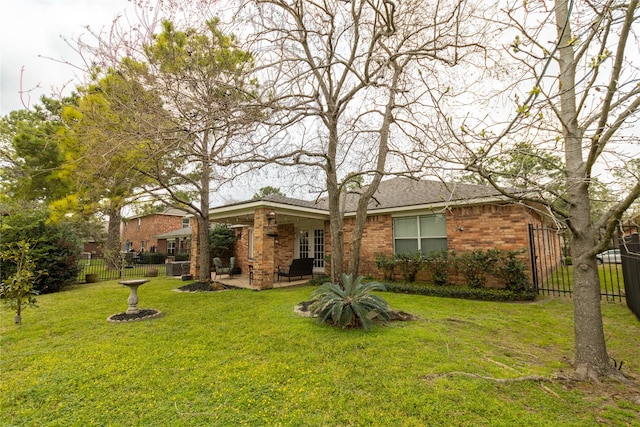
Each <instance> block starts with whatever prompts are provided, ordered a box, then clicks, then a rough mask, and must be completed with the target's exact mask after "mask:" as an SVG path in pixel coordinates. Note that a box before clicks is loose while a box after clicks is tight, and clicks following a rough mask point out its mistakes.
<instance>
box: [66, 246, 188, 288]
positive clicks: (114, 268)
mask: <svg viewBox="0 0 640 427" xmlns="http://www.w3.org/2000/svg"><path fill="white" fill-rule="evenodd" d="M173 258H174V257H172V258H169V261H173V260H174V259H173ZM166 261H167V256H166V255H162V254H153V256H151V254H150V255H148V256H145V257H139V256H135V255H134V254H133V253H123V254H121V257H120V258H119V259H116V260H107V259H105V258H104V257H102V256H95V255H91V254H87V253H85V254H84V255H83V257H82V260H81V261H80V262H79V267H80V269H79V271H78V278H77V281H78V283H91V282H98V281H102V280H124V279H129V278H134V277H145V276H156V275H157V276H165V275H166V274H167V272H169V273H171V275H176V274H178V273H176V271H178V269H176V268H173V267H174V265H171V264H167V263H166ZM176 265H179V266H180V268H179V274H183V273H185V271H184V270H185V268H184V265H185V263H183V262H180V263H176ZM186 265H187V267H188V262H187V263H186ZM168 270H169V271H168ZM187 270H188V268H187ZM187 272H188V271H187ZM185 274H186V273H185Z"/></svg>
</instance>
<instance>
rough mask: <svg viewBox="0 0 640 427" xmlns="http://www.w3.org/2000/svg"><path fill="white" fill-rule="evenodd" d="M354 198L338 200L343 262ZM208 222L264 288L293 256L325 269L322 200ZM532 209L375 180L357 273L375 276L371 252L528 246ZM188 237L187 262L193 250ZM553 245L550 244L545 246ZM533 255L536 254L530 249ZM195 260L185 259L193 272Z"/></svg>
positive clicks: (490, 192) (266, 203)
mask: <svg viewBox="0 0 640 427" xmlns="http://www.w3.org/2000/svg"><path fill="white" fill-rule="evenodd" d="M355 201H356V198H355V197H346V200H345V206H346V209H345V212H346V214H345V219H344V233H345V239H344V240H345V262H347V260H348V256H349V253H348V250H349V248H348V243H349V239H350V237H351V231H352V229H353V224H354V218H355V211H354V210H355ZM209 216H210V219H211V221H214V222H220V223H227V224H229V225H232V226H233V227H234V228H235V230H236V237H237V238H238V240H237V242H236V247H235V256H236V264H237V265H239V266H240V268H241V270H242V272H245V271H247V270H248V268H249V266H250V265H251V266H252V268H253V280H254V284H255V285H256V286H257V287H259V288H262V289H265V288H270V287H272V284H273V281H274V272H275V271H276V270H277V268H278V266H282V267H284V266H288V265H289V264H290V263H291V260H292V259H294V258H307V257H311V258H314V260H315V261H314V269H315V270H316V271H317V272H319V273H324V272H329V268H328V266H327V265H326V264H325V257H326V256H327V255H330V254H331V235H330V228H329V212H328V205H327V201H326V199H321V200H318V201H314V202H311V201H304V200H299V199H293V198H288V197H283V196H278V195H269V196H266V197H263V198H260V199H255V200H249V201H246V202H240V203H234V204H230V205H225V206H220V207H217V208H213V209H211V210H210V211H209ZM543 222H544V218H543V217H542V215H541V214H540V213H539V211H538V210H536V209H535V208H534V207H532V206H528V205H524V204H521V203H514V202H512V201H511V200H509V199H508V198H507V197H505V196H504V195H501V194H500V193H499V192H497V191H496V190H495V189H493V188H492V187H487V186H481V185H471V184H453V183H442V182H439V181H424V180H422V181H417V180H411V179H408V178H392V179H388V180H385V181H382V182H381V183H380V187H379V188H378V191H377V192H376V193H375V195H374V197H373V198H372V199H371V202H370V203H369V208H368V218H367V221H366V226H365V231H364V235H363V238H362V239H363V241H362V249H361V262H360V274H369V275H372V276H374V277H382V271H379V270H378V269H377V267H376V264H375V258H376V256H377V255H378V254H384V255H386V256H392V255H394V254H395V253H400V252H414V251H416V250H421V251H422V252H425V253H427V252H429V251H432V250H438V249H448V250H454V251H466V250H473V249H490V248H499V249H508V250H520V249H525V250H527V251H528V248H529V234H528V224H534V225H535V226H541V225H543ZM195 236H197V233H194V237H193V239H192V250H191V253H192V259H193V254H194V253H197V249H194V248H197V245H198V242H197V238H196V237H195ZM549 250H553V248H549ZM537 256H540V255H539V254H537ZM198 267H199V262H197V261H196V262H195V263H194V262H192V270H191V272H192V274H197V271H198Z"/></svg>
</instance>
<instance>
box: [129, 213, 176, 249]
mask: <svg viewBox="0 0 640 427" xmlns="http://www.w3.org/2000/svg"><path fill="white" fill-rule="evenodd" d="M186 215H187V213H186V212H185V211H182V210H179V209H174V208H167V209H165V210H164V211H162V212H157V213H152V214H145V215H136V216H132V217H129V218H126V219H123V220H122V224H121V227H120V241H121V242H122V243H121V244H122V250H124V251H126V252H129V251H132V250H133V251H136V252H140V251H141V250H142V251H143V252H162V251H160V250H159V248H158V238H157V236H158V235H160V234H163V233H167V232H169V231H173V230H176V229H181V228H184V227H188V226H189V218H187V217H186Z"/></svg>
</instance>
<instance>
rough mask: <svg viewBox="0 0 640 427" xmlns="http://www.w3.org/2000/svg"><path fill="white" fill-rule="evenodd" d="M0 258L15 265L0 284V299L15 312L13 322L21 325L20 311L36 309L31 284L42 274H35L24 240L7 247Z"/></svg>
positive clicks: (34, 294) (0, 254)
mask: <svg viewBox="0 0 640 427" xmlns="http://www.w3.org/2000/svg"><path fill="white" fill-rule="evenodd" d="M0 256H1V257H2V259H3V260H6V261H10V262H13V263H14V264H16V272H15V273H14V274H12V275H11V276H9V277H8V278H7V279H5V280H4V281H3V282H2V284H0V298H1V299H2V300H3V301H4V303H5V304H7V305H8V306H9V307H10V308H11V309H12V310H15V311H16V316H15V317H14V322H15V323H16V324H17V325H19V324H21V323H22V309H23V308H24V307H36V297H35V296H36V295H37V294H38V291H36V290H35V289H34V287H33V283H34V281H35V280H36V279H37V277H38V276H39V275H40V274H43V273H42V272H38V273H36V271H35V262H34V261H33V259H32V258H31V247H30V245H29V243H27V242H26V241H24V240H22V241H20V242H17V243H14V244H11V245H8V247H7V249H5V250H4V251H2V253H0Z"/></svg>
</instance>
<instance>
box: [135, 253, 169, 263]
mask: <svg viewBox="0 0 640 427" xmlns="http://www.w3.org/2000/svg"><path fill="white" fill-rule="evenodd" d="M164 260H165V255H164V254H161V253H156V252H144V253H143V254H142V255H141V256H140V261H139V262H140V264H164Z"/></svg>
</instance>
